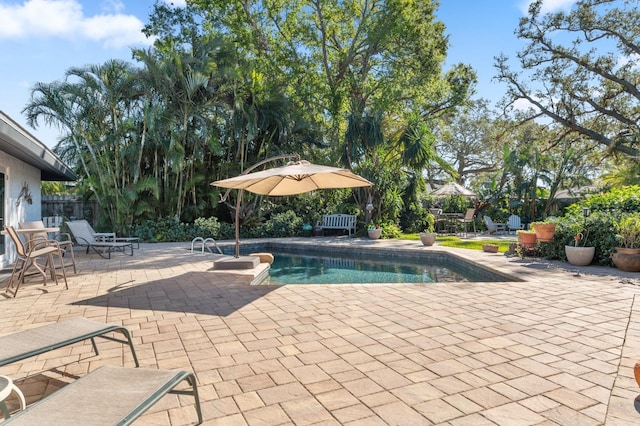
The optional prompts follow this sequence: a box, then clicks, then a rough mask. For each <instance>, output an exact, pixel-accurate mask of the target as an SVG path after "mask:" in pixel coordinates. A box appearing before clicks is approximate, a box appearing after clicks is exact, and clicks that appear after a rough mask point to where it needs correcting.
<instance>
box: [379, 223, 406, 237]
mask: <svg viewBox="0 0 640 426" xmlns="http://www.w3.org/2000/svg"><path fill="white" fill-rule="evenodd" d="M379 225H380V229H382V233H381V234H380V238H400V237H401V236H402V230H401V229H400V227H399V226H398V225H396V224H395V223H393V222H383V223H380V224H379Z"/></svg>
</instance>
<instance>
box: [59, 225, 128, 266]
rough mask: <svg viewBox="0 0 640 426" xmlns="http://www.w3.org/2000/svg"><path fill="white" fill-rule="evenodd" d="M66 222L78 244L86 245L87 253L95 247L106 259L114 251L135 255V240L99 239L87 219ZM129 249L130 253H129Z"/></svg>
mask: <svg viewBox="0 0 640 426" xmlns="http://www.w3.org/2000/svg"><path fill="white" fill-rule="evenodd" d="M65 223H66V224H67V226H68V227H69V230H70V231H71V234H72V235H73V239H74V240H75V241H76V244H78V245H79V246H82V247H86V248H87V253H89V249H93V251H95V252H96V253H98V254H99V255H100V256H102V257H104V258H105V259H110V258H111V252H113V251H122V252H123V253H125V254H128V255H129V256H133V241H117V240H115V237H113V239H109V240H104V239H99V238H97V237H96V235H95V232H93V228H91V226H89V222H87V221H86V220H72V221H70V222H65ZM114 235H115V234H114ZM127 249H128V250H129V251H130V253H127ZM105 253H106V254H105Z"/></svg>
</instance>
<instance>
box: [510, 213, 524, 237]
mask: <svg viewBox="0 0 640 426" xmlns="http://www.w3.org/2000/svg"><path fill="white" fill-rule="evenodd" d="M507 226H508V228H509V233H511V231H517V230H518V229H524V226H523V225H522V222H521V221H520V216H518V215H517V214H512V215H511V216H509V219H508V220H507Z"/></svg>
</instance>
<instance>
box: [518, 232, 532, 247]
mask: <svg viewBox="0 0 640 426" xmlns="http://www.w3.org/2000/svg"><path fill="white" fill-rule="evenodd" d="M518 241H519V242H520V245H521V246H522V247H524V248H533V247H534V246H535V245H536V234H535V233H534V232H526V231H525V232H522V231H518Z"/></svg>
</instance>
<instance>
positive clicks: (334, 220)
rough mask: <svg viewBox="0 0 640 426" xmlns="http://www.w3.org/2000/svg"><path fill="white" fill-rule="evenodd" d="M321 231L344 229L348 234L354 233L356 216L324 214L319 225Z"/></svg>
mask: <svg viewBox="0 0 640 426" xmlns="http://www.w3.org/2000/svg"><path fill="white" fill-rule="evenodd" d="M320 226H321V227H322V229H344V230H346V231H347V232H348V233H349V238H351V233H352V232H353V233H355V232H356V215H354V214H325V215H323V216H322V222H321V223H320Z"/></svg>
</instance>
